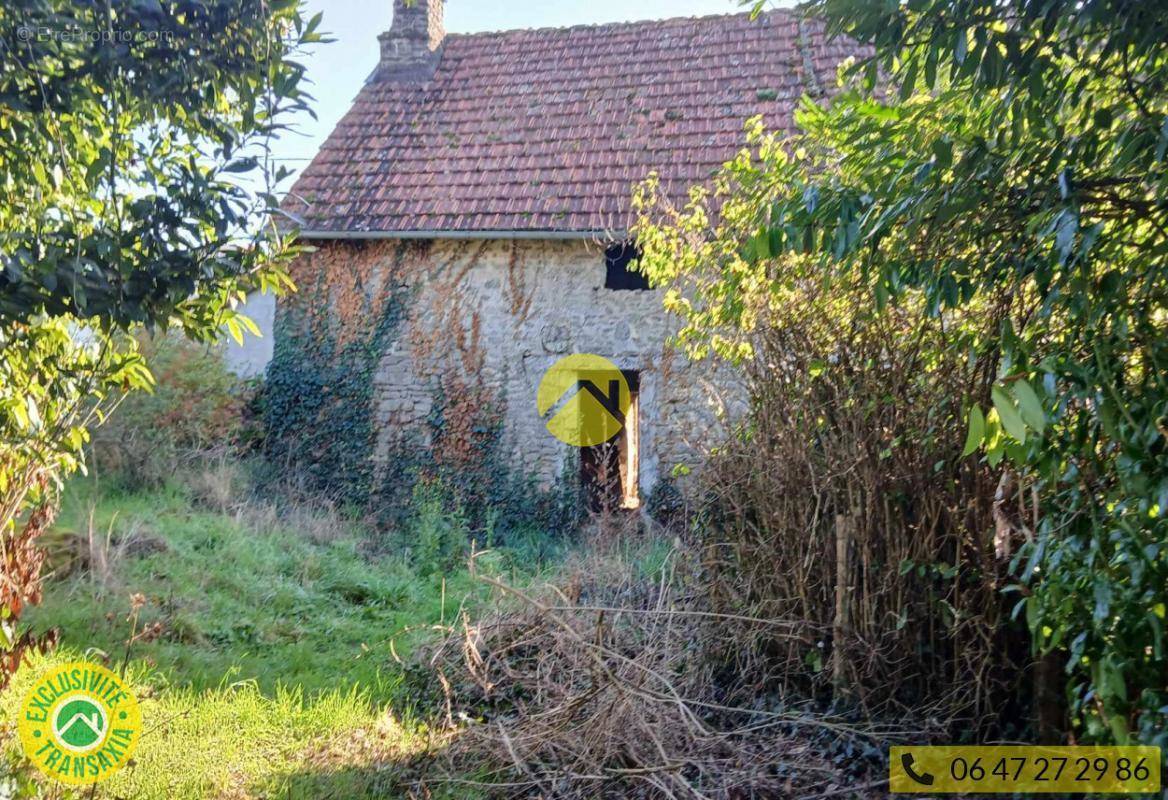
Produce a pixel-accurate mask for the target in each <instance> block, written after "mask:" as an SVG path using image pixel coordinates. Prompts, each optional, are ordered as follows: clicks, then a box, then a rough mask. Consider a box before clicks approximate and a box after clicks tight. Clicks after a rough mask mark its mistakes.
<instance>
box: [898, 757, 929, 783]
mask: <svg viewBox="0 0 1168 800" xmlns="http://www.w3.org/2000/svg"><path fill="white" fill-rule="evenodd" d="M915 760H916V759H914V758H913V756H912V753H902V754H901V756H900V765H901V766H902V767H904V774H905V775H908V776H909V777H910V778H912V779H913V780H914V781H916V782H917V783H919V784H920V785H921V786H932V785H933V780H934V778H933V776H932V775H931V774H930V773H928V772H926V773H924V774H921V773H918V772H917V771H916V770H915V769H913V762H914V761H915Z"/></svg>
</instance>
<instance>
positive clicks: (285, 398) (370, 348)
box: [265, 243, 425, 506]
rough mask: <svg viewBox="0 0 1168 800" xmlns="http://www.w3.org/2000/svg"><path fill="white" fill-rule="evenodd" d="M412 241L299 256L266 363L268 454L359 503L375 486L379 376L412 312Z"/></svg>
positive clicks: (416, 254) (321, 487)
mask: <svg viewBox="0 0 1168 800" xmlns="http://www.w3.org/2000/svg"><path fill="white" fill-rule="evenodd" d="M422 250H423V248H419V247H418V246H417V245H411V244H407V243H396V244H395V243H374V244H367V243H356V244H339V243H334V244H331V245H329V246H326V247H322V248H320V249H319V250H317V251H316V252H314V253H311V254H309V255H307V256H304V257H302V258H300V259H298V260H297V262H296V263H295V264H294V266H293V268H292V271H291V272H292V277H293V280H295V282H296V285H297V286H298V287H299V292H298V293H297V294H296V295H295V296H293V297H292V298H290V299H289V300H288V301H287V302H285V303H284V304H282V306H281V308H280V313H279V314H278V315H277V318H276V325H275V332H274V334H275V343H274V351H273V356H272V363H271V365H270V366H269V368H268V383H267V391H266V407H265V412H266V421H267V429H268V442H267V449H268V454H269V456H270V457H271V458H272V460H273V461H275V462H276V464H277V465H278V466H280V467H283V468H286V469H291V470H294V471H295V472H296V473H297V474H298V475H300V476H302V477H303V478H305V479H306V480H307V482H308V484H309V486H310V487H311V488H312V489H314V490H317V491H322V492H326V493H328V494H330V495H332V496H334V497H336V498H338V499H340V500H341V501H343V502H346V503H350V504H353V505H356V506H364V505H366V504H367V503H368V501H369V499H370V497H371V493H372V490H373V488H374V478H375V470H374V464H373V460H372V458H371V455H372V448H373V444H374V440H375V433H376V430H375V414H374V411H375V409H374V407H373V403H374V391H373V378H374V375H375V374H376V371H377V366H378V363H379V361H380V359H381V354H382V353H383V352H385V348H386V347H387V346H388V345H389V344H390V343H391V342H392V341H393V339H394V337H395V336H396V335H397V334H398V331H399V329H400V328H401V325H402V323H403V321H404V320H405V317H406V315H407V313H408V308H409V301H410V297H411V295H412V294H413V288H412V285H411V284H412V281H408V280H405V279H404V278H406V274H405V272H406V267H407V265H409V264H416V263H423V262H424V260H425V253H424V252H422Z"/></svg>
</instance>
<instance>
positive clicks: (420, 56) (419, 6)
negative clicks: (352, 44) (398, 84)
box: [377, 0, 446, 81]
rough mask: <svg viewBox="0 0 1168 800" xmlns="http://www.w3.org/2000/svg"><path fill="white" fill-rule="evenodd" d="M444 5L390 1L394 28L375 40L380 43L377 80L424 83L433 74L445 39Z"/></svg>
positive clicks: (420, 0) (417, 0) (435, 0)
mask: <svg viewBox="0 0 1168 800" xmlns="http://www.w3.org/2000/svg"><path fill="white" fill-rule="evenodd" d="M444 2H445V0H393V24H392V25H390V27H389V30H388V31H386V32H385V33H383V34H381V35H380V36H378V37H377V40H378V41H379V42H380V43H381V63H380V64H379V65H378V68H377V77H378V78H379V79H386V80H403V81H409V80H415V81H424V80H427V79H428V78H430V77H431V76H432V75H433V74H434V71H435V70H436V69H438V61H439V60H440V59H441V58H442V40H443V39H445V38H446V26H445V24H444V23H443V21H442V5H443V3H444Z"/></svg>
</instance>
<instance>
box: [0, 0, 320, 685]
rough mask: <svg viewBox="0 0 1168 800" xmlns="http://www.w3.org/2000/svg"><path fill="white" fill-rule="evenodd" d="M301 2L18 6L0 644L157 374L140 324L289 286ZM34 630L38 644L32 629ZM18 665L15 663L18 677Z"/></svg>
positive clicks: (6, 44)
mask: <svg viewBox="0 0 1168 800" xmlns="http://www.w3.org/2000/svg"><path fill="white" fill-rule="evenodd" d="M318 23H319V19H313V20H311V21H306V20H304V19H303V18H302V17H301V15H300V11H299V8H298V5H297V2H296V0H202V1H201V2H191V1H190V0H150V1H149V2H137V1H136V0H135V1H131V0H109V1H108V2H104V3H73V2H63V1H62V0H17V1H16V2H10V3H5V4H4V5H3V6H2V7H0V353H2V365H0V370H2V373H0V374H2V382H0V558H2V559H3V560H4V567H5V573H4V576H3V577H4V583H5V586H4V587H3V590H2V593H0V620H2V621H3V630H2V631H0V633H3V635H2V636H0V653H4V654H5V655H6V660H7V662H8V664H9V666H15V663H17V661H18V659H19V651H20V647H19V646H17V645H18V635H17V631H16V626H15V620H16V617H18V616H19V613H20V610H21V608H22V607H23V605H25V604H26V603H27V602H34V601H35V599H36V596H37V593H38V592H39V560H38V557H37V556H36V550H35V545H34V544H33V540H34V539H35V536H36V534H37V532H38V531H39V529H40V528H42V527H44V525H45V524H46V523H47V521H48V520H49V519H51V508H52V493H53V488H54V486H55V485H56V483H57V481H58V480H59V478H60V476H61V475H63V474H65V473H67V472H69V471H70V470H72V469H75V468H77V467H78V466H80V464H81V461H80V458H81V452H82V447H83V445H84V444H85V442H86V440H87V435H88V434H87V428H88V427H89V426H90V424H91V423H93V422H95V421H98V420H99V419H100V418H101V415H102V414H103V413H104V412H105V410H108V407H109V405H110V404H111V403H112V402H113V401H115V400H116V398H117V397H118V396H120V395H121V394H122V393H123V392H125V391H126V390H129V389H133V388H145V387H148V386H149V384H150V376H149V372H148V370H147V366H146V364H145V362H144V361H143V360H142V359H141V357H140V356H139V355H138V354H137V350H136V347H135V344H134V340H133V337H132V336H130V335H129V334H130V333H131V332H132V331H134V330H135V329H136V328H140V327H143V326H145V327H147V328H150V329H167V328H180V329H181V330H182V331H183V332H184V333H185V334H186V335H187V336H190V337H192V338H196V339H200V340H210V339H214V338H216V337H217V336H218V335H219V333H220V331H221V330H223V329H226V330H228V331H230V332H231V333H232V334H233V335H234V336H236V337H237V338H239V336H240V335H241V333H242V329H243V327H246V326H249V325H250V323H249V322H247V321H246V320H245V319H244V318H243V317H241V316H240V314H239V313H238V311H237V310H236V309H237V306H238V305H239V303H240V302H241V301H242V300H243V299H244V297H245V296H246V293H247V292H248V291H250V290H253V289H271V290H279V289H282V288H284V287H286V286H287V285H288V280H287V277H286V275H285V273H284V271H283V268H282V267H281V264H282V262H283V260H284V259H285V258H286V257H287V256H288V255H289V254H290V251H291V245H290V243H289V242H288V240H287V239H286V238H285V236H284V235H283V234H282V233H281V232H280V231H279V230H278V229H277V228H276V227H275V224H274V221H273V219H274V218H273V213H274V212H275V211H276V200H275V197H274V196H273V194H272V187H273V186H274V184H275V182H277V181H279V180H280V179H281V178H282V177H284V171H283V170H281V169H280V168H278V167H276V166H275V165H274V164H273V163H272V161H271V158H270V155H269V150H268V143H269V142H270V140H271V138H272V137H274V136H277V135H278V134H279V133H280V132H281V131H283V130H284V129H285V128H286V127H287V125H288V122H289V119H290V117H291V116H292V115H294V114H296V113H299V112H302V111H306V110H308V103H309V101H310V97H309V95H308V94H307V93H306V91H305V89H304V85H303V84H304V81H303V76H304V68H303V67H302V66H301V65H300V64H299V63H297V61H296V60H295V57H296V55H297V53H298V52H299V51H300V48H301V47H303V46H304V45H306V44H308V43H311V42H315V41H320V40H321V38H320V36H319V34H317V33H316V27H317V25H318ZM24 643H27V641H26V640H25V641H24ZM5 672H6V671H5V670H4V669H3V668H0V682H2V681H3V679H4V675H5Z"/></svg>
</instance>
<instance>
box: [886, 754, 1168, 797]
mask: <svg viewBox="0 0 1168 800" xmlns="http://www.w3.org/2000/svg"><path fill="white" fill-rule="evenodd" d="M1160 758H1161V756H1160V748H1159V747H1045V746H1043V747H1019V746H1000V747H997V746H978V747H964V746H959V745H943V746H939V747H924V746H922V747H893V748H892V749H891V752H890V753H889V763H888V781H889V788H890V789H891V790H892V791H893V792H904V793H908V794H944V793H949V792H970V793H992V792H1003V793H1018V794H1030V793H1054V792H1057V793H1060V794H1065V793H1069V792H1080V793H1090V792H1108V793H1123V794H1140V793H1148V792H1158V791H1160Z"/></svg>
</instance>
